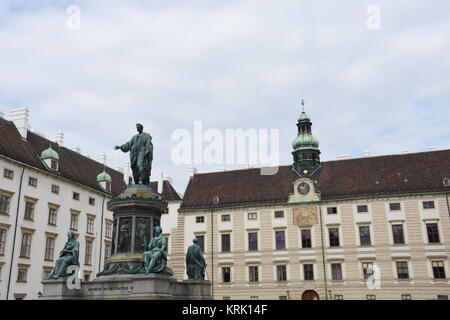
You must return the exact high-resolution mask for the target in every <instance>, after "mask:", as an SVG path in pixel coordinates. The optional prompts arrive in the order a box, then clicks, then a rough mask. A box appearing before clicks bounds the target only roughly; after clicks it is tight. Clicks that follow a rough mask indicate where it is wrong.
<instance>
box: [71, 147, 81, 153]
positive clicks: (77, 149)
mask: <svg viewBox="0 0 450 320" xmlns="http://www.w3.org/2000/svg"><path fill="white" fill-rule="evenodd" d="M73 150H74V151H75V152H77V153H81V148H80V147H79V146H76V147H75V149H73Z"/></svg>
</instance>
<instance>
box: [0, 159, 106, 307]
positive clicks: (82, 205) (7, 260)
mask: <svg viewBox="0 0 450 320" xmlns="http://www.w3.org/2000/svg"><path fill="white" fill-rule="evenodd" d="M62 165H63V164H62ZM4 168H7V169H10V170H13V171H14V178H13V180H10V179H7V178H5V177H3V171H4ZM22 170H23V167H22V166H20V165H18V164H16V163H14V162H11V161H8V160H5V159H3V158H0V191H2V190H3V191H8V192H13V195H12V197H11V204H10V209H9V215H1V214H0V227H2V226H8V225H9V226H10V227H9V228H8V231H7V237H6V244H5V246H6V247H5V252H4V255H0V266H1V273H0V299H1V300H5V299H6V298H7V297H6V293H7V287H8V279H9V273H10V267H11V255H12V244H13V242H14V229H15V221H16V213H17V204H18V199H19V198H18V197H19V188H20V178H21V177H20V176H21V172H22ZM30 176H31V177H33V178H36V179H37V180H38V184H37V187H32V186H29V185H28V180H29V177H30ZM52 184H55V185H58V186H59V194H58V195H57V194H53V193H52V192H51V187H52ZM73 192H77V193H79V194H80V199H79V201H77V200H74V199H73ZM25 197H30V198H35V199H37V202H36V205H35V210H34V219H33V221H28V220H25V219H24V215H25ZM104 197H105V195H104V194H101V193H100V192H97V191H95V190H91V189H88V188H85V187H83V186H81V185H77V184H75V183H73V182H71V181H68V180H64V179H61V178H59V177H57V176H55V175H51V174H48V173H46V172H42V171H38V170H35V169H32V168H29V167H27V168H26V169H25V171H24V176H23V180H22V192H21V195H20V199H19V206H20V207H19V212H18V219H17V234H16V242H15V252H14V259H13V262H12V269H11V279H10V290H9V299H14V295H15V294H20V295H23V294H26V296H25V299H36V298H37V297H38V292H40V291H41V292H42V285H41V280H42V279H43V268H44V267H48V268H53V266H54V263H55V261H56V259H57V258H58V256H59V252H60V251H61V250H62V248H63V247H64V244H65V243H66V241H67V232H68V231H70V230H69V228H70V218H71V210H76V211H79V212H80V214H79V221H78V231H76V232H75V233H76V234H78V238H77V240H78V241H79V242H80V259H79V260H80V269H81V274H82V275H84V274H85V273H88V272H90V273H91V279H92V278H93V277H95V274H96V273H97V272H99V270H101V269H102V267H103V264H104V254H105V252H104V248H102V249H101V251H102V253H101V256H102V257H101V260H100V261H99V259H100V256H99V254H100V246H101V245H103V244H104V240H109V239H107V238H105V225H104V226H103V237H102V239H100V234H101V224H102V223H103V224H104V221H105V219H109V220H112V212H110V211H108V210H107V209H106V202H107V201H108V200H110V197H109V196H106V198H105V206H104V216H103V221H102V203H103V201H104ZM89 198H94V199H95V205H90V204H89ZM49 203H53V204H56V205H59V209H58V213H57V224H56V226H52V225H49V224H48V214H49ZM87 214H90V215H93V216H95V220H94V233H93V234H87ZM22 228H27V229H30V230H34V231H33V233H32V242H31V253H30V258H21V257H19V256H20V250H21V244H22V230H23V229H22ZM46 232H49V233H52V234H57V236H56V240H55V248H54V259H53V261H45V260H44V255H45V246H46ZM86 236H89V237H92V238H94V239H95V240H94V244H93V250H92V251H93V252H92V265H91V266H87V265H85V248H86V245H85V244H86ZM19 264H22V265H29V267H28V274H27V282H17V276H18V274H17V273H18V265H19Z"/></svg>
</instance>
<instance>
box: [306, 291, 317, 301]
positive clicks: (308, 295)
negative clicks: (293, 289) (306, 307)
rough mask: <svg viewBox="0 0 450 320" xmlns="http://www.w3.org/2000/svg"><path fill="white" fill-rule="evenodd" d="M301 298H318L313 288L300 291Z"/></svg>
mask: <svg viewBox="0 0 450 320" xmlns="http://www.w3.org/2000/svg"><path fill="white" fill-rule="evenodd" d="M302 300H320V299H319V294H318V293H317V292H315V291H314V290H306V291H304V292H303V293H302Z"/></svg>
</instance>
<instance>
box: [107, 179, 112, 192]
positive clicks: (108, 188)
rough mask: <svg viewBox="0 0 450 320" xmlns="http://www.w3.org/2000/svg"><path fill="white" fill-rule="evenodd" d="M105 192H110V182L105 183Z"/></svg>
mask: <svg viewBox="0 0 450 320" xmlns="http://www.w3.org/2000/svg"><path fill="white" fill-rule="evenodd" d="M106 191H111V182H109V181H106Z"/></svg>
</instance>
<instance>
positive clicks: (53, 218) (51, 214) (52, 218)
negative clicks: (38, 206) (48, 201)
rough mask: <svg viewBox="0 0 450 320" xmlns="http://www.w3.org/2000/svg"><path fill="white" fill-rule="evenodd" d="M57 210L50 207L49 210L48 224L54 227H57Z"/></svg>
mask: <svg viewBox="0 0 450 320" xmlns="http://www.w3.org/2000/svg"><path fill="white" fill-rule="evenodd" d="M57 212H58V211H57V210H56V209H55V208H52V207H49V208H48V224H50V225H52V226H56V216H57Z"/></svg>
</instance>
